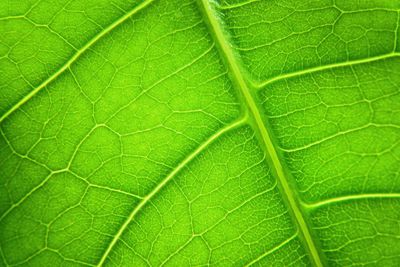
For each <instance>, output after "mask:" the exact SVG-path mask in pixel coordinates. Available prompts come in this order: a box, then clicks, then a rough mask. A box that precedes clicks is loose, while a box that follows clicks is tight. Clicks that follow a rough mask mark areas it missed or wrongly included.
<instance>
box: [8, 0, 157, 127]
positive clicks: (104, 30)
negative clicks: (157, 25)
mask: <svg viewBox="0 0 400 267" xmlns="http://www.w3.org/2000/svg"><path fill="white" fill-rule="evenodd" d="M154 1H155V0H147V1H144V2H143V3H141V4H139V5H137V6H135V7H134V8H133V9H132V10H130V11H129V12H128V13H126V14H125V15H123V16H122V17H120V18H119V19H117V20H116V21H114V22H113V23H111V24H110V25H109V26H108V27H106V28H104V29H103V30H102V31H101V32H100V33H99V34H97V35H96V36H94V37H93V38H92V39H91V40H90V41H89V42H88V43H86V44H85V45H84V46H83V47H82V48H81V49H79V50H78V51H77V52H76V53H75V54H74V55H73V56H72V57H71V58H70V59H69V60H68V61H67V62H66V63H65V64H64V65H63V66H62V67H61V68H59V69H58V70H57V71H56V72H55V73H53V74H52V75H51V76H50V77H48V78H47V79H46V80H45V81H44V82H42V83H41V84H40V85H39V86H38V87H36V88H35V89H33V90H32V91H31V92H30V93H29V94H27V95H26V96H25V97H24V98H22V99H21V100H20V101H18V103H16V104H15V105H14V106H12V107H11V108H10V109H9V110H8V111H7V112H6V113H4V114H3V115H2V116H1V117H0V123H1V122H3V121H4V120H5V119H6V118H7V117H8V116H10V115H11V114H12V113H13V112H14V111H16V110H17V109H18V108H20V107H21V106H22V105H23V104H25V103H26V102H28V101H29V100H30V99H31V98H32V97H34V96H35V95H36V94H37V93H38V92H39V91H41V90H42V89H43V88H45V87H46V86H47V85H49V84H50V83H51V82H52V81H54V80H55V79H56V78H57V77H59V76H60V75H61V74H62V73H63V72H64V71H65V70H67V69H68V68H69V67H70V66H71V65H72V63H74V62H75V61H76V60H77V59H78V58H79V57H80V56H81V55H82V54H83V53H84V52H86V51H87V50H88V49H89V48H90V47H92V46H93V45H94V44H95V43H96V42H97V41H99V40H100V39H101V38H102V37H104V36H106V35H107V34H108V33H109V32H111V31H112V30H113V29H115V28H116V27H117V26H118V25H120V24H122V23H123V22H125V21H126V20H127V19H129V18H130V17H131V16H132V15H134V14H135V13H137V12H138V11H140V10H142V9H143V8H145V7H147V6H148V5H149V4H151V3H152V2H154Z"/></svg>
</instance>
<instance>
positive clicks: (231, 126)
mask: <svg viewBox="0 0 400 267" xmlns="http://www.w3.org/2000/svg"><path fill="white" fill-rule="evenodd" d="M247 120H248V116H247V114H245V115H244V116H243V117H242V118H240V119H239V120H236V121H235V122H233V123H231V124H229V125H227V126H225V127H224V128H222V129H220V130H219V131H218V132H217V133H215V134H214V135H212V136H211V137H210V138H208V139H207V140H206V141H205V142H203V143H202V144H201V145H200V146H198V147H197V148H196V150H194V151H193V152H192V153H191V154H190V155H188V156H187V157H186V158H185V159H184V160H183V161H182V162H180V163H179V165H178V166H177V167H176V168H175V169H174V170H172V171H171V172H170V173H169V175H168V176H166V177H165V178H164V179H163V180H162V181H161V183H159V184H158V185H157V186H156V187H155V188H154V189H153V190H152V191H151V192H150V193H149V194H148V195H147V196H145V197H144V198H143V199H142V200H141V201H140V203H139V204H138V205H137V206H136V207H135V208H134V209H133V210H132V212H131V213H130V214H129V216H128V218H127V219H126V220H125V222H124V223H123V224H122V225H121V227H120V228H119V230H118V232H117V233H116V235H115V236H114V238H113V239H112V241H111V242H110V244H109V245H108V247H107V249H106V251H105V252H104V254H103V256H102V257H101V259H100V261H99V263H98V264H97V266H102V265H103V264H104V262H105V260H106V259H107V257H108V255H109V254H110V252H111V250H112V249H113V247H114V246H115V244H116V243H117V241H118V240H119V238H120V237H121V235H122V234H123V233H124V231H125V230H126V228H127V227H128V225H129V223H130V222H131V221H132V220H133V219H134V218H135V216H136V215H137V214H138V213H139V211H140V210H141V209H142V208H143V207H144V206H145V205H146V204H147V203H148V202H149V201H150V200H151V199H152V198H153V197H154V196H155V195H156V194H157V193H158V192H160V191H161V190H162V189H163V188H164V186H165V185H166V184H167V183H168V182H169V181H170V180H172V179H173V178H174V177H175V176H176V175H177V173H179V172H180V171H181V170H182V169H183V168H184V167H185V166H186V165H187V164H188V163H189V162H190V161H192V160H193V159H194V158H196V157H197V156H198V155H199V154H200V153H201V152H203V151H204V149H205V148H207V147H208V146H209V145H210V144H211V143H213V142H214V141H215V140H217V139H218V138H219V137H220V136H222V135H223V134H225V133H227V132H229V131H230V130H232V129H234V128H236V127H238V126H240V125H242V124H244V123H245V122H246V121H247Z"/></svg>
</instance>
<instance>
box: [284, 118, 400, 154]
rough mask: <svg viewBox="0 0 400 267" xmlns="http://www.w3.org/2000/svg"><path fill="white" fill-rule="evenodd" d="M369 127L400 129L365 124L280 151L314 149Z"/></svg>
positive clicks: (395, 126)
mask: <svg viewBox="0 0 400 267" xmlns="http://www.w3.org/2000/svg"><path fill="white" fill-rule="evenodd" d="M371 127H375V128H393V129H400V126H398V125H395V124H376V123H368V124H365V125H363V126H360V127H357V128H352V129H348V130H345V131H340V132H338V133H335V134H333V135H329V136H327V137H324V138H322V139H320V140H317V141H315V142H312V143H309V144H306V145H303V146H300V147H294V148H280V150H282V151H284V152H288V153H291V152H296V151H301V150H304V149H308V148H311V147H314V146H316V145H320V144H322V143H325V142H327V141H329V140H332V139H335V138H337V137H340V136H345V135H346V134H350V133H354V132H359V131H362V130H365V129H368V128H371Z"/></svg>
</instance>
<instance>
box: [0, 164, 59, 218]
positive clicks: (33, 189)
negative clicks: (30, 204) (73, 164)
mask: <svg viewBox="0 0 400 267" xmlns="http://www.w3.org/2000/svg"><path fill="white" fill-rule="evenodd" d="M65 171H67V170H66V169H62V170H57V171H53V172H50V173H49V174H48V175H47V176H46V177H45V178H44V179H43V181H42V182H40V183H39V184H37V185H36V186H35V187H33V188H32V189H31V190H30V191H29V192H28V193H27V194H26V195H25V196H24V197H22V198H21V199H20V200H19V201H18V202H16V203H14V204H12V205H11V206H10V207H9V208H8V209H7V210H6V211H5V212H4V213H3V214H2V215H1V217H0V222H1V221H2V220H3V219H4V218H5V217H7V215H8V214H9V213H10V212H12V211H13V210H14V209H15V208H17V207H18V206H20V205H21V204H22V203H23V202H24V201H25V200H26V199H27V198H28V197H29V196H31V195H32V194H33V193H34V192H36V191H37V190H38V189H39V188H41V187H43V185H45V184H46V183H47V181H48V180H49V179H50V178H51V177H52V176H53V175H54V174H57V173H62V172H65Z"/></svg>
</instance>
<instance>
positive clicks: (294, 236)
mask: <svg viewBox="0 0 400 267" xmlns="http://www.w3.org/2000/svg"><path fill="white" fill-rule="evenodd" d="M296 237H297V233H295V234H294V235H292V236H291V237H289V238H288V239H286V240H284V241H283V242H281V243H280V244H278V245H277V246H275V247H274V248H272V249H270V250H268V251H266V252H264V253H263V254H261V255H260V256H259V257H257V258H255V259H254V260H252V261H251V262H249V263H248V264H246V265H245V266H246V267H248V266H252V265H253V264H255V263H257V262H259V261H260V260H262V259H263V258H265V257H266V256H268V255H270V254H271V253H274V252H275V251H277V250H279V249H281V248H282V247H284V246H285V245H287V244H289V243H290V241H292V240H293V239H295V238H296Z"/></svg>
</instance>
